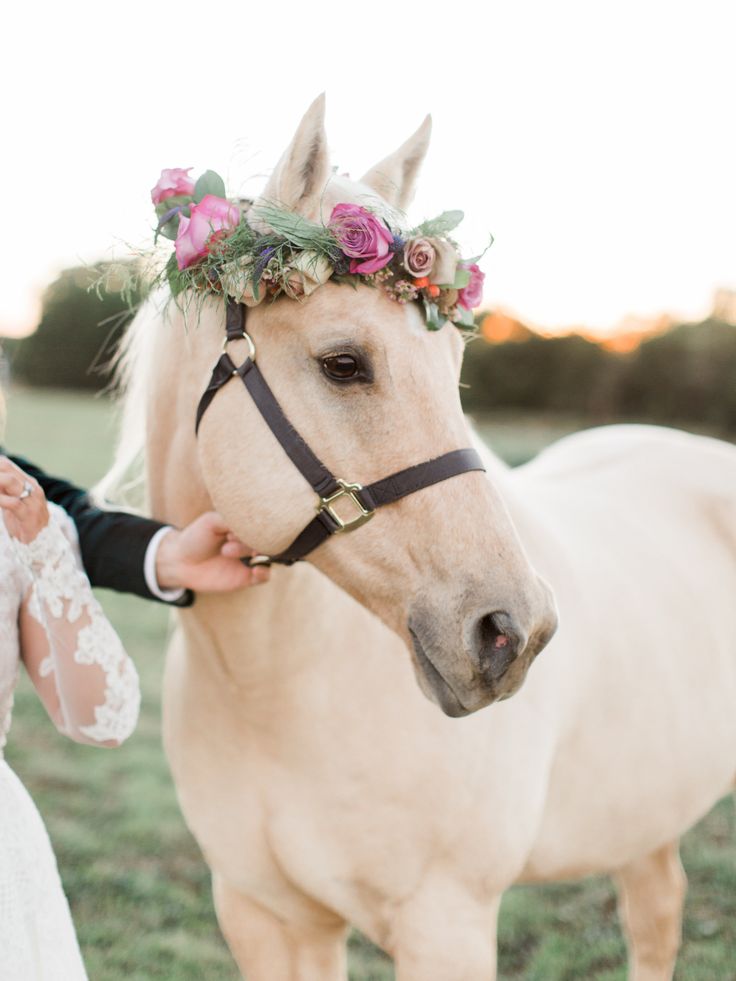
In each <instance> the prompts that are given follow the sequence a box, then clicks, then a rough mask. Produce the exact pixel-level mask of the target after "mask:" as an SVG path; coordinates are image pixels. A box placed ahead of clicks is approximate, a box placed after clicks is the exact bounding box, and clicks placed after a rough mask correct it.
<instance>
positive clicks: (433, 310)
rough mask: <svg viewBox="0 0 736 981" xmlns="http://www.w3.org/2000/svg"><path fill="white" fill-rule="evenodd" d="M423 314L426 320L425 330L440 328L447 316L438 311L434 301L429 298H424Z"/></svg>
mask: <svg viewBox="0 0 736 981" xmlns="http://www.w3.org/2000/svg"><path fill="white" fill-rule="evenodd" d="M423 302H424V316H425V319H426V322H427V330H441V329H442V328H443V327H444V326H445V324H446V323H447V317H444V316H443V315H442V314H441V313H440V309H439V307H438V306H437V304H436V303H432V301H431V300H426V299H425V300H424V301H423Z"/></svg>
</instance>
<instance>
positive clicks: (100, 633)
mask: <svg viewBox="0 0 736 981" xmlns="http://www.w3.org/2000/svg"><path fill="white" fill-rule="evenodd" d="M13 544H14V547H15V552H16V555H17V556H18V559H19V560H20V561H21V563H22V564H23V565H24V566H25V567H26V568H27V569H29V570H30V572H31V576H32V580H33V583H32V588H31V594H30V599H29V610H30V612H31V614H32V615H33V617H34V618H35V619H36V620H37V621H38V622H39V623H40V624H41V625H42V626H43V627H44V628H45V630H46V632H47V634H48V635H49V643H50V654H49V656H48V657H47V658H46V660H45V661H44V662H43V664H42V665H41V672H42V674H43V675H44V676H48V674H50V673H51V672H53V671H54V670H56V662H57V660H58V658H60V657H69V656H70V654H71V656H72V657H73V659H74V661H75V663H76V664H79V665H98V666H99V667H100V668H102V670H103V671H104V674H105V700H104V702H103V703H102V704H101V705H96V706H95V709H94V714H95V722H94V723H93V724H91V725H79V731H80V732H82V733H83V734H84V735H85V736H87V737H89V738H90V739H94V740H95V741H97V742H107V741H110V740H112V741H115V742H122V741H123V740H124V739H126V738H127V737H128V736H129V735H130V734H131V733H132V732H133V730H134V729H135V726H136V722H137V721H138V709H139V705H140V695H139V689H138V675H137V673H136V670H135V668H134V666H133V662H132V661H131V660H130V658H128V656H127V655H126V653H125V651H124V649H123V646H122V644H121V643H120V640H119V638H118V636H117V634H116V633H115V631H114V630H113V628H112V626H111V625H110V623H109V621H108V620H107V618H106V617H105V615H104V613H103V611H102V608H101V607H100V605H99V603H98V602H97V600H96V599H95V597H94V595H93V594H92V591H91V589H90V585H89V581H88V579H87V577H86V576H85V575H84V573H83V572H82V571H81V569H80V568H79V567H78V565H77V562H76V558H75V555H74V552H73V551H72V549H71V547H70V542H69V540H68V539H67V538H66V536H65V535H64V533H63V532H62V530H61V527H60V525H59V523H58V522H57V521H49V523H48V524H47V525H46V527H45V528H44V529H43V530H42V531H41V532H40V533H39V534H38V535H37V536H36V538H35V539H34V540H33V541H32V542H31V543H30V544H28V545H24V544H22V543H20V542H17V541H14V542H13ZM62 619H65V620H66V621H67V623H70V624H79V629H78V631H76V636H75V639H76V649H75V650H74V651H73V652H69V651H66V650H63V651H62V650H59V646H60V644H59V641H58V638H55V636H54V633H55V631H54V621H60V620H62Z"/></svg>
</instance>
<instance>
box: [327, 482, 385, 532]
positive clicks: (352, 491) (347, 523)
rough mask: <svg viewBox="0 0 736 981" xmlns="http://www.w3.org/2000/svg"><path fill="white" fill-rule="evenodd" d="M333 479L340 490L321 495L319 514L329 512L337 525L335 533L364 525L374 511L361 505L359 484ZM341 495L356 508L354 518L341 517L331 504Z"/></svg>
mask: <svg viewBox="0 0 736 981" xmlns="http://www.w3.org/2000/svg"><path fill="white" fill-rule="evenodd" d="M335 479H336V481H337V483H338V484H339V485H340V490H336V491H335V493H334V494H330V496H329V497H321V498H320V500H319V504H318V505H317V511H318V513H319V514H321V513H322V512H323V511H326V512H327V513H328V514H329V516H330V517H331V518H332V520H333V521H334V522H335V524H336V525H337V529H336V532H335V533H336V534H337V532H341V531H354V530H355V529H356V528H360V526H361V525H364V524H365V523H366V522H367V521H370V520H371V518H372V517H373V515H374V514H375V513H376V512H375V511H371V510H369V509H367V508H365V507H363V504H362V503H361V501H360V498H359V497H358V491H361V490H363V487H362V485H361V484H349V483H348V482H347V481H346V480H340V479H339V478H335ZM343 497H346V498H348V499H349V500H350V501H351V503H352V504H354V505H355V507H356V508H357V510H358V514H357V515H356V516H355V517H354V518H349V519H347V520H346V519H345V518H341V517H340V515H339V514H338V513H337V511H336V510H335V508H334V507H333V504H334V503H335V502H336V501H339V500H340V499H341V498H343Z"/></svg>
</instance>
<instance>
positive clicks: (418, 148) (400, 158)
mask: <svg viewBox="0 0 736 981" xmlns="http://www.w3.org/2000/svg"><path fill="white" fill-rule="evenodd" d="M431 134H432V117H431V116H427V117H426V119H425V120H424V122H423V123H422V125H421V126H420V127H419V129H418V130H417V131H416V133H414V135H413V136H410V137H409V139H408V140H407V141H406V143H402V145H401V146H400V147H399V149H398V150H396V152H395V153H392V154H391V156H389V157H386V159H385V160H382V161H381V162H380V163H379V164H376V166H375V167H371V169H370V170H369V171H368V173H367V174H366V175H365V177H363V178H362V179H361V183H363V184H367V185H368V186H369V187H372V188H373V190H374V191H375V192H376V193H377V194H380V195H381V197H382V198H383V199H384V200H385V201H388V203H389V204H390V205H392V207H394V208H399V209H400V210H402V211H403V210H405V209H406V208H407V207H408V206H409V204H411V200H412V198H413V197H414V191H415V185H416V181H417V176H418V174H419V168H420V167H421V165H422V161H423V160H424V157H425V155H426V153H427V148H428V147H429V137H430V136H431Z"/></svg>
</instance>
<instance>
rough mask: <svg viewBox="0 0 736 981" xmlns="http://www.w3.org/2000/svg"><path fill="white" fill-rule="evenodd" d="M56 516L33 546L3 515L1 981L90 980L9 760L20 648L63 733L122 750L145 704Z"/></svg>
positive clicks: (48, 854)
mask: <svg viewBox="0 0 736 981" xmlns="http://www.w3.org/2000/svg"><path fill="white" fill-rule="evenodd" d="M49 510H50V512H51V519H50V521H49V523H48V525H47V526H46V527H45V528H44V529H43V530H42V531H41V532H40V534H39V535H38V536H37V538H36V539H35V540H34V541H33V542H31V543H30V544H29V545H23V544H21V543H20V542H18V541H17V540H16V539H14V538H12V537H11V536H10V535H9V534H8V532H7V529H6V527H5V523H4V521H3V519H2V512H1V511H0V978H2V981H84V979H86V977H87V975H86V972H85V969H84V965H83V963H82V958H81V955H80V952H79V946H78V944H77V939H76V936H75V933H74V927H73V924H72V920H71V916H70V913H69V906H68V903H67V900H66V897H65V896H64V893H63V890H62V886H61V882H60V879H59V873H58V871H57V867H56V860H55V858H54V854H53V852H52V849H51V844H50V842H49V838H48V834H47V833H46V829H45V827H44V825H43V822H42V820H41V816H40V814H39V813H38V811H37V809H36V807H35V805H34V804H33V801H32V800H31V798H30V797H29V795H28V793H27V791H26V790H25V788H24V787H23V785H22V783H21V782H20V780H19V779H18V777H17V776H16V775H15V773H14V772H13V771H12V770H11V768H10V767H9V766H8V764H7V763H6V762H5V760H4V759H3V747H4V746H5V743H6V739H7V733H8V729H9V727H10V716H11V711H12V705H13V689H14V687H15V684H16V681H17V678H18V670H19V664H20V654H21V646H22V649H23V653H24V659H25V660H26V662H27V667H29V673H30V674H31V677H32V679H33V681H34V684H35V685H36V688H37V689H38V690H39V694H41V693H43V700H44V703H45V704H46V707H47V708H48V709H49V713H50V714H51V715H52V718H53V719H54V721H55V722H56V725H57V727H58V728H59V729H60V730H61V731H62V732H64V733H65V734H67V735H69V736H71V737H72V738H74V739H76V740H78V741H81V742H89V743H104V744H105V745H117V744H118V743H120V742H121V741H122V740H124V739H125V738H126V737H127V736H128V735H130V733H131V732H132V731H133V729H134V728H135V724H136V721H137V718H138V706H139V700H140V696H139V689H138V677H137V674H136V671H135V668H134V667H133V664H132V662H131V661H130V659H129V658H128V656H127V655H126V653H125V651H124V650H123V648H122V645H121V643H120V640H119V639H118V637H117V635H116V634H115V632H114V630H113V629H112V627H111V626H110V624H109V622H108V621H107V619H106V618H105V615H104V613H103V612H102V609H101V608H100V606H99V604H98V603H97V601H96V599H95V598H94V596H93V594H92V591H91V589H90V585H89V581H88V580H87V578H86V576H85V575H84V573H83V572H82V571H81V567H80V565H79V564H78V561H77V555H76V552H75V549H76V536H75V533H74V530H73V526H72V525H71V522H70V520H69V519H68V517H67V516H66V515H65V514H64V512H63V511H61V510H60V509H59V508H56V507H54V506H53V505H50V506H49ZM32 634H34V635H35V636H33V637H32V636H31V635H32ZM31 647H33V649H34V651H35V655H34V656H35V657H36V661H35V664H34V665H30V664H29V663H28V661H29V656H28V651H29V650H30V649H31Z"/></svg>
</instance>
